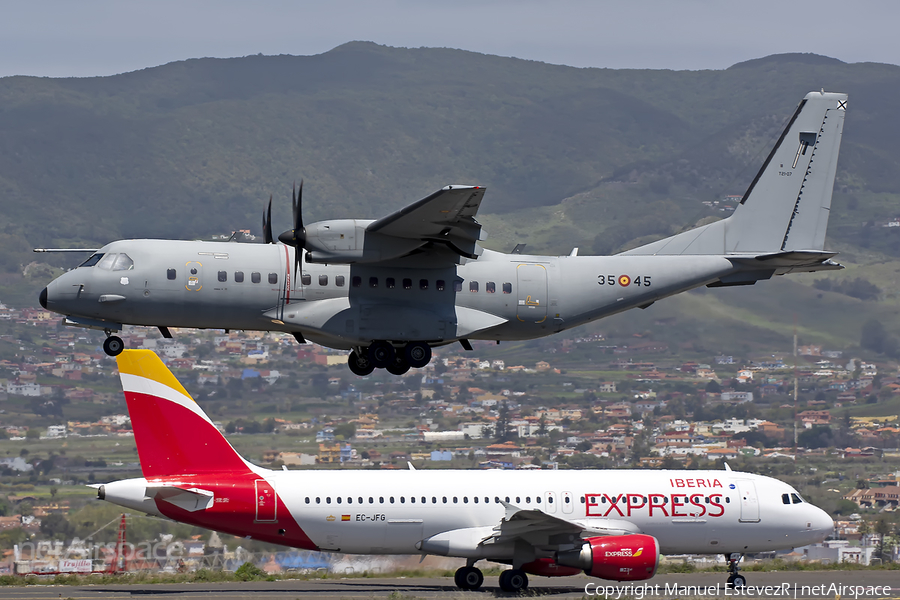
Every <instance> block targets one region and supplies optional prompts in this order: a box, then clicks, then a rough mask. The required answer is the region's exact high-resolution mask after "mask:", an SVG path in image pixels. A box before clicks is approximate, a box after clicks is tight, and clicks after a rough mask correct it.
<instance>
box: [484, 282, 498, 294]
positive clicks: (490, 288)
mask: <svg viewBox="0 0 900 600" xmlns="http://www.w3.org/2000/svg"><path fill="white" fill-rule="evenodd" d="M484 291H485V292H487V293H488V294H493V293H495V292H496V291H497V284H496V283H494V282H493V281H488V282H487V283H486V284H484Z"/></svg>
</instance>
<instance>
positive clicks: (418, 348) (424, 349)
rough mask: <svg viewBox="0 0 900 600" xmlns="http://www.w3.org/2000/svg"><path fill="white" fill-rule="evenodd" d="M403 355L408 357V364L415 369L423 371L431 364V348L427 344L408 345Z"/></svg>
mask: <svg viewBox="0 0 900 600" xmlns="http://www.w3.org/2000/svg"><path fill="white" fill-rule="evenodd" d="M403 354H404V355H405V356H406V362H408V363H409V366H410V367H413V368H414V369H421V368H422V367H424V366H425V365H427V364H428V363H430V362H431V346H429V345H428V344H426V343H425V342H410V343H408V344H407V345H406V349H405V350H404V352H403Z"/></svg>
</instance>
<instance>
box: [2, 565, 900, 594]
mask: <svg viewBox="0 0 900 600" xmlns="http://www.w3.org/2000/svg"><path fill="white" fill-rule="evenodd" d="M744 575H745V576H746V577H747V585H748V586H750V589H748V592H750V593H745V594H740V595H737V594H736V593H735V592H734V591H732V592H731V593H730V594H726V591H725V585H724V583H725V574H723V573H691V574H676V575H660V576H658V577H654V578H653V579H651V580H649V581H647V582H637V583H635V584H630V585H634V586H638V587H636V588H633V589H631V590H629V589H628V588H627V587H625V586H627V585H629V584H617V583H615V582H610V581H602V580H599V579H593V578H589V577H584V576H578V577H560V578H552V579H551V578H546V577H536V576H534V577H531V578H530V579H531V585H530V586H529V589H528V590H527V591H526V592H525V593H524V594H523V595H524V596H530V597H535V596H551V597H554V598H594V597H598V594H597V592H598V591H600V592H601V593H600V594H599V597H600V598H602V597H603V596H602V586H621V587H620V588H619V589H618V590H615V589H614V590H613V593H612V595H611V596H609V598H611V599H612V598H616V595H617V594H618V593H619V592H621V594H622V595H621V596H619V597H620V598H625V597H630V598H633V599H635V600H641V598H647V599H652V598H665V599H672V598H680V599H684V598H727V597H743V598H748V597H750V598H830V599H833V598H835V592H836V591H837V593H838V594H840V597H841V598H842V600H847V599H849V598H854V597H856V598H900V571H801V572H776V573H754V572H749V571H746V572H744ZM645 585H646V586H648V587H641V586H645ZM585 586H588V587H587V589H586V588H585ZM667 586H668V589H667ZM672 586H678V589H673V588H672ZM682 586H693V587H688V588H687V589H685V588H684V587H682ZM764 586H770V587H769V588H765V587H764ZM814 586H822V587H819V588H818V589H815V588H814ZM831 586H854V587H855V586H862V587H863V588H866V587H868V586H884V587H882V588H881V589H880V590H871V588H869V591H870V592H871V591H874V592H876V593H867V591H866V590H865V589H863V590H862V591H861V592H860V591H859V590H855V591H854V590H853V589H851V588H847V587H844V588H842V589H841V588H839V587H831ZM890 586H893V587H892V588H891V589H890V590H889V593H885V592H886V591H887V590H886V589H885V588H886V587H890ZM598 587H600V588H601V589H600V590H598V589H597V588H598ZM606 591H610V589H609V587H607V590H606ZM392 594H393V596H392ZM507 596H510V597H511V596H513V594H506V593H505V592H502V591H501V590H500V588H499V587H498V585H497V578H496V577H487V578H485V582H484V586H483V587H482V588H481V589H480V590H478V591H477V592H463V591H460V590H459V589H457V588H456V587H455V586H454V585H453V580H452V579H449V578H434V579H431V578H414V579H405V578H393V579H392V578H388V577H385V578H371V579H367V578H350V579H315V580H309V581H300V580H290V581H273V582H250V583H190V584H159V585H144V586H141V585H96V586H49V585H48V586H44V585H40V586H31V587H0V598H4V599H6V598H9V599H10V600H32V599H34V600H49V599H54V600H59V599H67V598H71V599H73V600H76V599H77V600H81V599H95V598H103V599H107V600H116V599H119V598H130V599H133V600H138V599H141V600H142V599H145V598H146V599H163V598H166V599H172V598H179V599H182V598H184V599H190V600H245V599H246V600H250V599H254V600H256V599H264V600H284V599H288V598H291V599H297V598H302V599H304V600H306V599H309V600H351V599H352V600H355V599H369V598H372V599H376V598H388V597H391V600H415V599H417V598H426V599H431V598H446V599H448V600H475V599H478V598H482V599H483V598H494V597H507Z"/></svg>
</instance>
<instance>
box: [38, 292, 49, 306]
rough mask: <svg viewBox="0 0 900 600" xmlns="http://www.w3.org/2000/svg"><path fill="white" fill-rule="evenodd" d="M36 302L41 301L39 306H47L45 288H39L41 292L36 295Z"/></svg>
mask: <svg viewBox="0 0 900 600" xmlns="http://www.w3.org/2000/svg"><path fill="white" fill-rule="evenodd" d="M38 302H40V303H41V306H43V307H44V308H47V288H44V289H42V290H41V294H40V296H38Z"/></svg>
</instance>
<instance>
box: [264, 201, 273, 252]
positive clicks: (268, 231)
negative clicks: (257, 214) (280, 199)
mask: <svg viewBox="0 0 900 600" xmlns="http://www.w3.org/2000/svg"><path fill="white" fill-rule="evenodd" d="M262 226H263V239H264V240H265V242H266V243H267V244H274V243H275V239H274V238H273V237H272V195H271V194H270V195H269V211H268V214H266V212H265V211H263V221H262Z"/></svg>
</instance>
